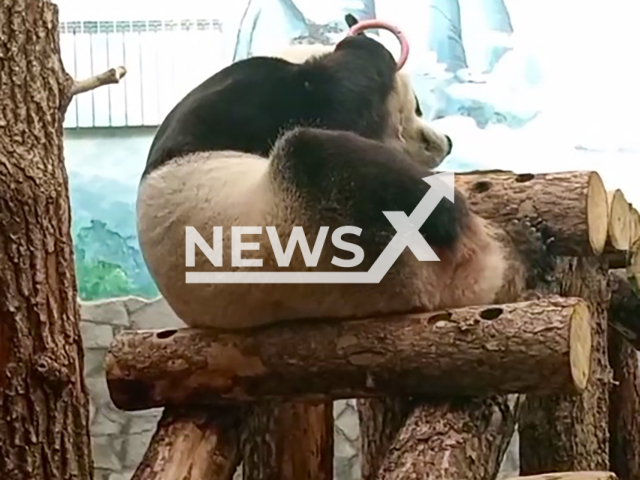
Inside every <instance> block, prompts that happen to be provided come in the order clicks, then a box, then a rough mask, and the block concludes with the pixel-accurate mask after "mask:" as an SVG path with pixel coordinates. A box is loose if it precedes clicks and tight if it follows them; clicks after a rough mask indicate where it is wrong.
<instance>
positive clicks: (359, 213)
mask: <svg viewBox="0 0 640 480" xmlns="http://www.w3.org/2000/svg"><path fill="white" fill-rule="evenodd" d="M431 174H432V172H431V171H430V170H429V169H428V168H426V167H424V166H422V165H419V164H417V163H416V162H414V161H412V159H411V158H410V155H409V154H408V153H407V152H405V151H403V150H402V149H399V148H394V147H392V146H389V145H385V144H384V143H381V142H378V141H374V140H369V139H365V138H363V137H360V136H358V135H356V134H353V133H350V132H343V131H329V130H322V129H316V128H296V129H293V130H291V131H289V132H287V133H286V134H284V135H283V136H282V137H281V138H280V139H279V140H278V142H276V145H275V147H274V149H273V151H272V154H271V163H270V175H271V178H272V180H273V181H274V183H275V184H277V185H278V187H279V188H280V189H282V191H286V192H293V193H294V194H295V196H296V198H297V201H299V203H300V204H301V205H302V207H303V208H304V209H305V210H306V212H308V213H310V214H312V215H314V216H316V218H318V219H319V220H320V221H323V220H325V219H326V220H329V216H330V217H331V218H332V219H339V220H340V221H341V222H345V223H346V224H348V225H350V226H351V225H353V226H357V227H360V228H362V229H363V234H362V237H361V238H362V239H363V240H365V239H366V238H369V239H370V240H371V241H374V242H381V241H382V242H385V243H386V242H388V239H389V238H390V237H392V236H393V235H394V234H395V229H394V227H393V226H392V225H391V224H390V223H389V221H388V220H387V218H386V217H385V215H384V214H383V212H385V211H402V212H405V214H406V215H410V214H411V212H412V211H413V210H414V208H415V207H416V205H418V203H419V202H420V200H421V199H422V198H423V197H424V195H425V194H426V193H427V192H428V190H429V188H430V186H429V184H427V183H426V182H425V181H424V180H423V178H424V177H426V176H428V175H431ZM468 221H469V213H468V210H467V207H466V202H465V199H464V197H462V196H461V195H460V194H459V193H458V192H456V196H455V201H454V202H451V201H449V200H447V199H443V200H441V201H440V203H439V204H438V206H437V207H436V208H435V210H434V211H433V213H431V215H430V216H429V217H428V219H427V220H426V222H425V223H424V224H423V225H422V226H421V227H420V233H421V234H422V236H423V237H424V238H425V240H426V241H427V242H428V243H429V244H430V245H431V246H432V247H434V248H444V249H447V248H450V247H453V246H454V245H455V244H456V243H457V241H458V240H459V236H460V234H461V231H462V230H464V228H465V226H466V224H467V222H468Z"/></svg>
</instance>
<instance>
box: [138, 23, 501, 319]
mask: <svg viewBox="0 0 640 480" xmlns="http://www.w3.org/2000/svg"><path fill="white" fill-rule="evenodd" d="M294 50H295V51H294ZM326 50H327V49H326V47H325V48H324V51H317V49H316V50H314V49H313V48H311V49H309V48H308V47H301V48H299V49H293V50H289V51H288V52H285V53H282V54H281V55H280V57H284V58H275V57H274V58H267V57H254V58H250V59H247V60H242V61H240V62H237V63H235V64H232V65H230V66H229V67H227V68H225V69H223V70H222V71H220V72H218V73H216V74H215V75H213V76H212V77H211V78H209V79H208V80H206V81H205V82H204V83H202V84H201V85H200V86H198V87H196V88H195V89H194V90H193V91H192V92H191V93H189V94H188V95H187V96H186V97H185V98H184V99H183V100H182V101H180V102H179V103H178V105H176V107H175V108H174V109H173V111H172V112H171V113H170V114H169V115H168V116H167V118H166V119H165V121H164V122H163V124H162V125H161V127H160V128H159V130H158V132H157V135H156V137H155V139H154V141H153V144H152V146H151V150H150V153H149V157H148V163H147V166H146V169H145V171H144V173H143V177H142V179H141V183H140V188H139V197H138V204H137V215H138V234H139V240H140V245H141V249H142V252H143V255H144V258H145V261H146V262H147V265H148V267H149V270H150V272H151V274H152V276H153V277H154V279H155V281H156V283H157V285H158V288H159V289H160V292H161V293H162V295H163V296H164V297H165V299H166V300H167V302H168V303H169V305H170V306H171V307H172V309H173V310H174V311H175V312H176V314H177V315H178V316H179V317H181V318H182V320H183V321H184V322H186V323H187V324H188V325H192V326H200V327H217V328H228V329H238V328H247V327H253V326H258V325H265V324H269V323H273V322H276V321H280V320H292V319H300V318H362V317H368V316H373V315H385V314H393V313H401V312H411V311H418V310H422V311H429V310H434V309H437V308H441V307H456V306H464V305H470V304H483V303H490V302H491V301H493V299H494V298H495V296H496V293H497V292H498V291H499V289H500V288H501V286H502V285H503V277H504V271H505V259H504V256H503V254H502V251H501V249H500V246H499V244H498V243H497V241H496V239H495V235H494V232H493V231H492V230H491V228H490V226H489V225H487V224H486V223H485V222H484V221H483V220H482V219H480V218H478V217H476V216H474V215H473V214H471V213H470V212H469V211H468V209H467V206H466V203H465V199H464V198H463V197H462V196H461V195H460V194H459V193H457V194H456V199H455V202H453V203H452V202H450V201H448V200H442V201H441V202H440V204H439V206H438V207H437V208H436V209H435V211H434V212H433V213H432V214H431V216H430V217H429V218H428V220H427V221H426V222H425V223H424V225H423V226H422V227H421V229H420V232H421V234H422V235H423V237H424V238H425V239H426V241H427V242H428V243H429V244H430V245H431V247H432V248H433V249H434V250H435V251H436V253H437V254H438V256H439V258H440V259H441V261H440V262H419V261H418V260H417V259H416V258H415V256H414V255H413V253H412V252H411V251H410V250H408V249H407V250H406V251H405V252H404V253H403V254H402V255H401V256H400V257H399V258H398V260H397V261H396V263H395V265H394V267H393V268H392V269H391V270H390V271H389V273H388V274H387V275H386V276H385V278H384V279H383V280H382V282H381V283H380V284H375V285H353V284H351V285H350V284H346V285H340V284H328V285H326V284H321V285H317V284H316V285H314V284H275V285H274V284H253V285H246V284H186V283H185V270H186V268H185V226H193V227H195V228H196V229H197V230H198V232H200V234H201V235H203V237H204V238H205V239H207V240H208V241H209V243H211V237H210V236H211V233H212V227H214V226H223V227H224V237H223V251H224V255H223V258H224V267H223V268H222V269H218V270H224V271H231V270H233V271H237V270H239V269H238V268H232V267H231V266H230V259H231V245H230V244H231V229H230V227H231V226H233V225H236V226H262V227H263V230H262V235H260V236H254V237H253V238H252V237H251V236H247V237H243V241H244V242H250V241H253V242H259V244H260V249H259V251H251V250H247V251H244V252H243V258H249V259H250V258H260V259H262V260H263V266H262V267H261V268H256V267H246V268H244V269H246V270H252V271H280V270H285V271H291V270H296V271H300V270H306V269H307V267H305V265H304V263H303V259H302V255H301V253H300V248H299V246H298V247H296V251H295V253H294V255H293V258H292V261H291V263H290V266H289V267H279V266H278V265H277V264H276V261H275V257H274V255H273V252H272V250H271V244H270V243H269V238H268V236H267V233H266V232H265V230H264V227H266V226H275V227H276V229H277V231H278V234H279V235H280V241H281V243H282V245H283V248H286V245H287V242H288V239H289V234H290V233H291V230H292V228H293V226H302V227H304V231H305V233H306V235H307V239H308V243H309V245H310V248H311V249H313V245H314V243H315V234H317V232H318V231H319V228H320V227H321V226H329V227H330V231H329V235H328V236H327V241H326V242H325V245H324V248H323V249H322V254H321V255H320V259H319V262H318V265H317V267H316V268H315V269H314V270H315V271H338V270H342V269H341V268H339V267H336V266H335V265H333V264H331V259H332V258H333V256H334V255H335V256H337V257H339V258H342V259H349V258H351V257H352V255H351V254H350V253H348V252H345V251H344V250H339V249H336V248H334V247H333V245H332V244H331V242H330V238H331V232H332V231H333V230H334V229H335V228H337V227H340V226H344V225H353V226H357V227H360V228H362V233H361V235H360V236H359V237H356V236H354V235H351V236H345V237H344V240H346V241H349V242H351V243H355V244H358V245H360V246H361V247H362V248H363V250H364V252H365V260H364V261H363V262H362V264H361V265H359V266H358V267H357V268H355V269H350V270H358V271H363V270H368V269H369V267H370V266H371V265H372V263H373V262H374V261H375V259H376V258H377V257H378V255H379V254H380V253H381V252H382V250H383V249H384V248H385V247H386V246H387V244H388V242H389V241H390V240H391V238H392V237H393V236H394V235H395V233H396V232H395V229H394V228H393V227H392V225H391V224H390V223H389V222H388V220H387V219H386V217H385V216H384V215H383V213H382V212H383V211H394V210H400V211H404V212H406V213H407V215H408V214H410V213H411V212H412V211H413V209H414V208H415V206H416V205H417V204H418V202H419V201H420V199H421V198H422V197H423V196H424V195H425V193H426V192H427V191H428V189H429V185H428V184H427V183H425V182H424V181H423V180H422V178H423V177H425V176H426V175H429V174H430V172H431V169H432V168H434V167H436V166H437V165H438V164H439V163H440V162H441V161H442V160H443V159H444V158H445V157H446V155H448V153H449V151H450V150H451V141H450V139H449V138H448V137H446V136H445V135H442V134H439V133H437V132H435V131H434V130H432V129H431V128H430V127H429V126H428V125H426V124H425V123H424V122H423V121H422V120H421V119H420V118H419V115H418V113H419V107H418V105H417V104H416V99H415V95H414V92H413V91H412V89H411V87H410V85H409V81H408V79H407V77H406V76H404V75H402V74H398V73H397V72H396V64H395V61H394V59H393V57H392V55H391V54H390V53H389V52H388V51H387V50H386V49H385V48H384V47H383V46H382V45H381V44H380V43H378V42H376V41H375V40H372V39H370V38H367V37H364V36H353V37H347V38H346V39H344V40H343V41H341V42H340V43H339V44H338V45H337V46H336V47H335V48H329V50H330V51H329V52H327V51H326ZM296 52H304V55H303V56H302V57H299V58H295V57H296ZM285 58H289V59H290V60H295V63H294V62H289V61H287V60H286V59H285ZM305 60H306V61H305ZM212 269H213V267H212V265H211V264H210V263H209V261H208V260H207V259H206V257H205V256H204V254H201V252H200V251H199V250H198V249H196V267H195V268H193V270H195V271H205V270H209V271H211V270H212Z"/></svg>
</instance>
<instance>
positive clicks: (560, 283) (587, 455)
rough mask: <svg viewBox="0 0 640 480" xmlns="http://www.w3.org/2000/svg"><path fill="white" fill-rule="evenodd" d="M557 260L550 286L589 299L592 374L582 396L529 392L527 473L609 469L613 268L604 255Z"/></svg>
mask: <svg viewBox="0 0 640 480" xmlns="http://www.w3.org/2000/svg"><path fill="white" fill-rule="evenodd" d="M556 263H557V265H556V268H555V271H554V272H553V274H554V277H555V278H551V280H552V281H551V283H549V284H548V285H547V286H546V288H547V289H548V290H550V291H553V292H555V293H558V294H560V295H566V296H580V297H581V298H584V299H585V301H587V302H589V310H590V312H591V321H592V328H593V330H592V333H593V351H592V357H591V373H590V377H589V382H588V384H587V388H586V389H585V390H584V392H583V393H582V394H581V395H573V396H568V395H546V396H537V395H527V398H526V400H525V402H524V404H523V407H522V411H521V414H520V418H519V421H518V432H519V436H520V472H521V473H522V474H523V475H536V474H540V473H544V472H562V471H582V470H609V428H608V424H609V410H608V407H609V387H610V369H609V361H608V357H607V332H608V325H607V310H608V306H609V304H608V302H609V289H608V270H607V268H606V265H605V264H604V261H603V258H602V257H592V258H563V259H557V262H556ZM541 287H542V285H541Z"/></svg>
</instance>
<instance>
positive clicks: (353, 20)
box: [344, 13, 358, 28]
mask: <svg viewBox="0 0 640 480" xmlns="http://www.w3.org/2000/svg"><path fill="white" fill-rule="evenodd" d="M344 21H345V22H347V27H349V28H351V27H353V26H354V25H355V24H356V23H358V19H357V18H356V17H355V16H354V15H352V14H350V13H347V14H346V15H345V16H344Z"/></svg>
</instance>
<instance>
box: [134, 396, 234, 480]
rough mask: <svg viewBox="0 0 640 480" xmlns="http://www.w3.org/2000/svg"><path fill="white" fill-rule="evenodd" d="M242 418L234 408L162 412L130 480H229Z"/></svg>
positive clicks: (232, 471) (191, 407)
mask: <svg viewBox="0 0 640 480" xmlns="http://www.w3.org/2000/svg"><path fill="white" fill-rule="evenodd" d="M241 417H242V411H241V410H240V409H236V408H221V407H218V408H215V409H212V408H198V407H194V406H190V407H188V408H179V409H171V408H169V409H165V411H164V412H163V414H162V418H161V419H160V421H159V422H158V428H157V430H156V432H155V433H154V434H153V437H152V438H151V441H150V442H149V446H148V447H147V451H146V453H145V455H144V457H143V459H142V461H141V462H140V464H139V465H138V468H137V469H136V471H135V473H134V474H133V477H131V480H231V478H232V477H233V474H234V472H235V469H236V467H237V466H238V464H239V463H240V448H239V445H240V428H241V425H242V424H241V421H240V419H241Z"/></svg>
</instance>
